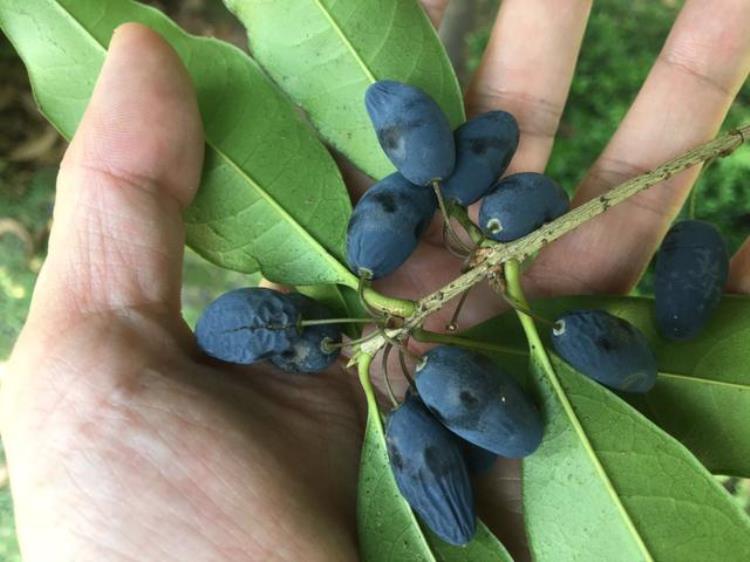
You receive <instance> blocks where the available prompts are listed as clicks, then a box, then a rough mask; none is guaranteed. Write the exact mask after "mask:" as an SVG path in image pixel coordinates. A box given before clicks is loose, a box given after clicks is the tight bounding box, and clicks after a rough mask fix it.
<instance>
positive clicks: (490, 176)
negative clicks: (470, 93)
mask: <svg viewBox="0 0 750 562" xmlns="http://www.w3.org/2000/svg"><path fill="white" fill-rule="evenodd" d="M453 136H454V138H455V140H456V166H455V168H454V169H453V173H452V174H451V175H450V177H448V178H447V179H446V180H445V181H443V185H442V188H443V197H445V199H446V200H451V201H456V202H458V203H460V204H461V205H463V206H465V207H466V206H468V205H471V204H472V203H475V202H476V201H478V200H479V199H480V198H481V197H482V196H484V195H485V194H486V193H487V192H488V191H490V189H491V188H492V185H493V184H494V183H495V181H497V179H498V178H499V177H500V176H502V175H503V172H505V170H506V168H507V167H508V164H510V160H511V158H513V154H515V152H516V148H518V137H519V131H518V123H517V122H516V120H515V118H514V117H513V116H512V115H511V114H510V113H508V112H506V111H488V112H487V113H483V114H482V115H477V116H476V117H474V118H473V119H469V120H468V121H467V122H466V123H464V124H463V125H461V126H460V127H459V128H458V129H456V132H455V133H454V135H453Z"/></svg>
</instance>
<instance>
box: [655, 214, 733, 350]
mask: <svg viewBox="0 0 750 562" xmlns="http://www.w3.org/2000/svg"><path fill="white" fill-rule="evenodd" d="M728 273H729V252H728V251H727V245H726V242H725V241H724V238H723V237H722V236H721V233H720V232H719V231H718V229H717V228H716V227H715V226H714V225H712V224H711V223H708V222H705V221H698V220H684V221H680V222H678V223H676V224H675V225H674V226H672V228H671V229H670V230H669V232H668V233H667V236H666V237H665V238H664V242H662V245H661V248H660V249H659V253H658V254H657V256H656V269H655V276H654V296H655V307H656V323H657V326H658V327H659V332H660V333H661V335H662V336H664V337H665V338H667V339H670V340H688V339H690V338H694V337H695V336H697V335H698V334H699V333H700V331H701V329H702V328H703V326H705V324H706V322H708V319H709V318H710V317H711V314H712V313H713V311H714V310H715V309H716V306H717V305H718V304H719V300H721V293H722V291H723V289H724V285H725V284H726V282H727V275H728Z"/></svg>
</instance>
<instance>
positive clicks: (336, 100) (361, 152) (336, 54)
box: [224, 0, 464, 178]
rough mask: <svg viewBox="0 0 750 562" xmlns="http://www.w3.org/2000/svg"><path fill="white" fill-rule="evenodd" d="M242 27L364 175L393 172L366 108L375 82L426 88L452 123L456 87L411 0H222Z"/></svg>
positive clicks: (259, 56) (457, 119) (457, 117)
mask: <svg viewBox="0 0 750 562" xmlns="http://www.w3.org/2000/svg"><path fill="white" fill-rule="evenodd" d="M224 3H225V4H226V5H227V6H228V7H229V9H230V10H232V11H233V12H234V13H235V14H236V15H237V17H238V18H239V19H240V20H241V21H242V23H243V24H244V25H245V27H247V30H248V39H249V43H250V49H251V51H252V53H253V56H254V57H255V58H256V60H258V62H259V63H260V64H261V65H262V66H263V68H265V69H266V70H267V71H268V73H269V74H270V75H271V76H272V77H273V79H274V80H275V81H276V83H277V84H278V85H279V86H280V87H281V88H283V89H284V90H285V91H286V92H287V93H289V95H290V96H291V97H292V98H293V99H294V100H296V101H297V102H298V103H299V104H300V105H301V106H302V107H303V108H304V109H305V111H306V112H307V114H308V116H309V117H310V120H311V121H312V122H313V124H314V125H315V126H316V127H317V128H318V130H319V131H320V133H321V135H322V136H323V137H324V138H325V139H326V140H327V141H328V142H330V144H331V145H333V146H334V147H335V148H336V149H337V150H338V151H340V152H342V153H343V154H345V155H346V156H347V157H349V159H350V160H352V162H354V163H355V164H356V165H357V166H359V168H361V169H362V170H363V171H364V172H366V173H367V174H369V175H371V176H373V177H375V178H381V177H383V176H385V175H386V174H388V173H390V172H391V171H393V166H392V165H391V164H390V162H389V161H388V159H387V158H386V157H385V155H384V154H383V151H382V150H381V149H380V146H379V145H378V142H377V138H376V136H375V133H374V131H373V129H372V125H371V124H370V120H369V118H368V116H367V112H366V110H365V105H364V94H365V90H366V89H367V87H368V86H369V85H370V84H372V83H373V82H375V81H377V80H382V79H386V78H387V79H391V80H399V81H402V82H408V83H409V84H413V85H414V86H418V87H420V88H422V89H423V90H425V91H426V92H428V93H429V94H430V95H432V97H433V98H434V99H435V101H437V103H438V104H440V106H441V107H442V108H443V110H444V111H445V112H446V114H447V115H448V118H449V120H450V121H451V123H452V125H453V126H454V127H455V126H457V125H459V124H460V123H461V122H462V121H463V120H464V110H463V101H462V99H461V90H460V87H459V84H458V80H457V79H456V76H455V73H454V72H453V67H452V66H451V64H450V61H449V60H448V58H447V56H446V55H445V51H444V49H443V46H442V44H441V43H440V40H439V39H438V37H437V34H436V33H435V30H434V28H433V26H432V24H431V23H430V21H429V19H428V18H427V16H426V15H425V13H424V11H423V9H422V7H421V6H420V4H419V3H418V2H417V1H416V0H358V1H356V2H353V1H341V0H338V1H337V0H285V1H284V2H279V1H277V0H224Z"/></svg>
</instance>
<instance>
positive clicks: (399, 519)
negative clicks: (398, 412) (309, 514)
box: [357, 375, 512, 562]
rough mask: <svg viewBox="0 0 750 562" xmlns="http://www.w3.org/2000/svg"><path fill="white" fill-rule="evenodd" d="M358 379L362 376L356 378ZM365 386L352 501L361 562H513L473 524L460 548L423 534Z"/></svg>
mask: <svg viewBox="0 0 750 562" xmlns="http://www.w3.org/2000/svg"><path fill="white" fill-rule="evenodd" d="M360 377H362V375H360ZM366 384H367V385H368V387H367V388H368V389H369V392H368V390H366V393H367V394H368V410H369V415H368V418H367V430H366V433H365V440H364V444H363V446H362V463H361V466H360V475H359V490H358V499H357V524H358V527H359V546H360V555H361V557H362V560H364V561H365V562H402V561H404V560H409V561H410V562H411V561H414V562H453V561H455V562H459V561H460V562H475V561H476V562H512V558H511V556H510V554H508V552H507V551H506V550H505V547H503V545H502V544H501V543H500V541H498V540H497V538H496V537H495V536H494V535H493V534H492V533H491V532H490V531H489V530H488V529H487V528H486V527H485V526H484V524H483V523H482V522H481V521H478V522H477V534H476V535H475V537H474V539H473V540H472V541H471V542H470V543H469V544H468V545H466V546H464V547H455V546H451V545H449V544H447V543H445V542H443V541H441V540H440V539H438V538H437V537H435V536H434V535H433V534H432V533H431V532H430V531H424V530H423V529H422V528H421V526H420V524H419V522H418V520H417V518H416V516H415V515H414V513H413V512H412V510H411V508H410V507H409V504H407V503H406V500H404V498H403V497H402V496H401V494H400V492H399V491H398V487H397V486H396V480H395V479H394V478H393V473H392V472H391V467H390V464H389V462H388V452H387V449H386V445H385V435H384V433H383V425H382V423H381V421H380V414H379V412H378V409H377V405H376V404H375V400H374V397H373V395H372V388H371V387H370V386H369V382H367V383H366Z"/></svg>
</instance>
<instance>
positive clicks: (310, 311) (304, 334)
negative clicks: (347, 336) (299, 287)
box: [269, 293, 341, 373]
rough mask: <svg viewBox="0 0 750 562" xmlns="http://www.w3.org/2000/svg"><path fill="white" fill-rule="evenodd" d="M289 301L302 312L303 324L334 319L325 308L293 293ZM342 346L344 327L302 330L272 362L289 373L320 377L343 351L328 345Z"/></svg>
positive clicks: (329, 326)
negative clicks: (318, 374) (312, 374)
mask: <svg viewBox="0 0 750 562" xmlns="http://www.w3.org/2000/svg"><path fill="white" fill-rule="evenodd" d="M287 297H288V298H289V300H290V301H291V302H292V304H294V306H295V307H296V309H297V310H298V311H299V314H300V316H301V319H302V320H323V319H326V318H331V317H332V315H331V313H330V311H329V310H328V309H327V308H326V307H325V306H323V305H322V304H320V303H318V302H316V301H315V300H313V299H311V298H309V297H306V296H305V295H303V294H301V293H290V294H288V295H287ZM340 342H341V326H339V325H337V324H316V325H313V326H303V327H302V328H301V331H300V332H298V333H296V334H295V335H294V336H293V337H292V338H291V346H290V347H289V349H285V350H284V351H282V352H281V353H277V354H275V355H272V356H271V357H270V358H269V359H270V360H271V362H272V363H273V364H274V365H276V366H277V367H278V368H280V369H282V370H284V371H287V372H290V373H318V372H320V371H323V370H325V369H326V368H328V366H330V365H331V363H333V362H334V361H335V360H336V358H337V357H338V356H339V354H340V348H335V349H330V348H328V347H327V344H338V343H340Z"/></svg>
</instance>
